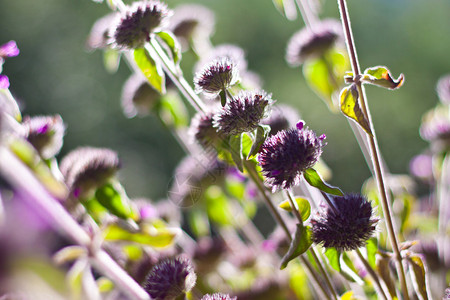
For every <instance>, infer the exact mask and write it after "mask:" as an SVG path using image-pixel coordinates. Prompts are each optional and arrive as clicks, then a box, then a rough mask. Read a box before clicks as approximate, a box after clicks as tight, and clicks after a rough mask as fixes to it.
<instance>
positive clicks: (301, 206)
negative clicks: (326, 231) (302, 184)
mask: <svg viewBox="0 0 450 300" xmlns="http://www.w3.org/2000/svg"><path fill="white" fill-rule="evenodd" d="M294 200H295V202H296V203H297V207H298V211H299V212H300V215H301V216H302V220H303V221H306V220H308V218H309V216H310V215H311V204H310V203H309V201H308V200H307V199H305V198H302V197H295V199H294ZM278 207H280V208H282V209H284V210H287V211H292V207H291V203H290V201H289V199H286V200H284V201H283V202H281V203H280V204H279V205H278Z"/></svg>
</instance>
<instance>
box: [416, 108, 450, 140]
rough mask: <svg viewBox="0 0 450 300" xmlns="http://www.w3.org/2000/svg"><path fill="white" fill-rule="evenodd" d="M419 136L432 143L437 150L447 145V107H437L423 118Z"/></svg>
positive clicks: (449, 120)
mask: <svg viewBox="0 0 450 300" xmlns="http://www.w3.org/2000/svg"><path fill="white" fill-rule="evenodd" d="M420 136H421V137H422V138H423V139H424V140H426V141H430V142H434V143H435V145H436V146H437V147H438V148H441V147H442V146H443V147H445V146H446V145H447V146H448V145H449V141H450V113H449V111H448V107H446V106H444V105H439V106H437V107H436V108H434V109H432V110H430V111H428V112H427V113H426V114H425V115H424V116H423V118H422V124H421V126H420Z"/></svg>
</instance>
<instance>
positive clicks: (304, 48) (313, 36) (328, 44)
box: [286, 19, 342, 66]
mask: <svg viewBox="0 0 450 300" xmlns="http://www.w3.org/2000/svg"><path fill="white" fill-rule="evenodd" d="M341 36H342V27H341V25H340V22H339V21H337V20H333V19H328V20H324V21H322V22H320V23H317V26H314V31H312V30H311V29H309V28H307V27H305V28H303V29H301V30H300V31H298V32H297V33H295V34H294V35H293V36H292V38H291V39H290V40H289V43H288V46H287V50H286V61H287V62H288V63H289V64H290V65H291V66H299V65H301V64H302V63H303V62H304V61H305V60H307V59H308V58H312V57H318V56H321V55H323V54H324V53H325V52H326V51H327V50H329V49H330V48H332V47H333V46H334V45H335V44H336V42H338V41H339V39H340V38H341Z"/></svg>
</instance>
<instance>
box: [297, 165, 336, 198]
mask: <svg viewBox="0 0 450 300" xmlns="http://www.w3.org/2000/svg"><path fill="white" fill-rule="evenodd" d="M303 177H304V178H305V180H306V181H307V182H308V183H309V184H310V185H311V186H313V187H315V188H318V189H319V190H321V191H323V192H325V193H327V194H330V195H335V196H344V194H343V193H342V191H341V190H340V189H339V188H337V187H334V186H332V185H329V184H328V183H326V182H325V181H323V180H322V178H321V177H320V175H319V173H317V171H316V170H314V169H313V168H309V169H307V170H305V172H303Z"/></svg>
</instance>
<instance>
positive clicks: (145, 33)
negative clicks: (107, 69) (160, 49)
mask: <svg viewBox="0 0 450 300" xmlns="http://www.w3.org/2000/svg"><path fill="white" fill-rule="evenodd" d="M171 13H172V12H171V11H170V10H169V9H168V8H167V5H166V4H164V3H162V2H160V1H157V0H150V1H139V2H134V3H133V4H132V5H131V7H129V8H128V9H127V11H126V12H125V13H124V14H123V15H122V17H121V18H120V21H119V22H118V23H117V25H116V27H115V29H114V32H113V33H112V35H111V37H112V38H113V40H112V42H113V45H114V46H115V47H116V48H119V49H135V48H139V47H142V46H143V45H144V44H145V42H148V41H149V40H150V35H151V33H152V32H154V31H155V30H157V29H159V28H161V27H164V25H165V21H166V19H167V17H169V16H170V15H171Z"/></svg>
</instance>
